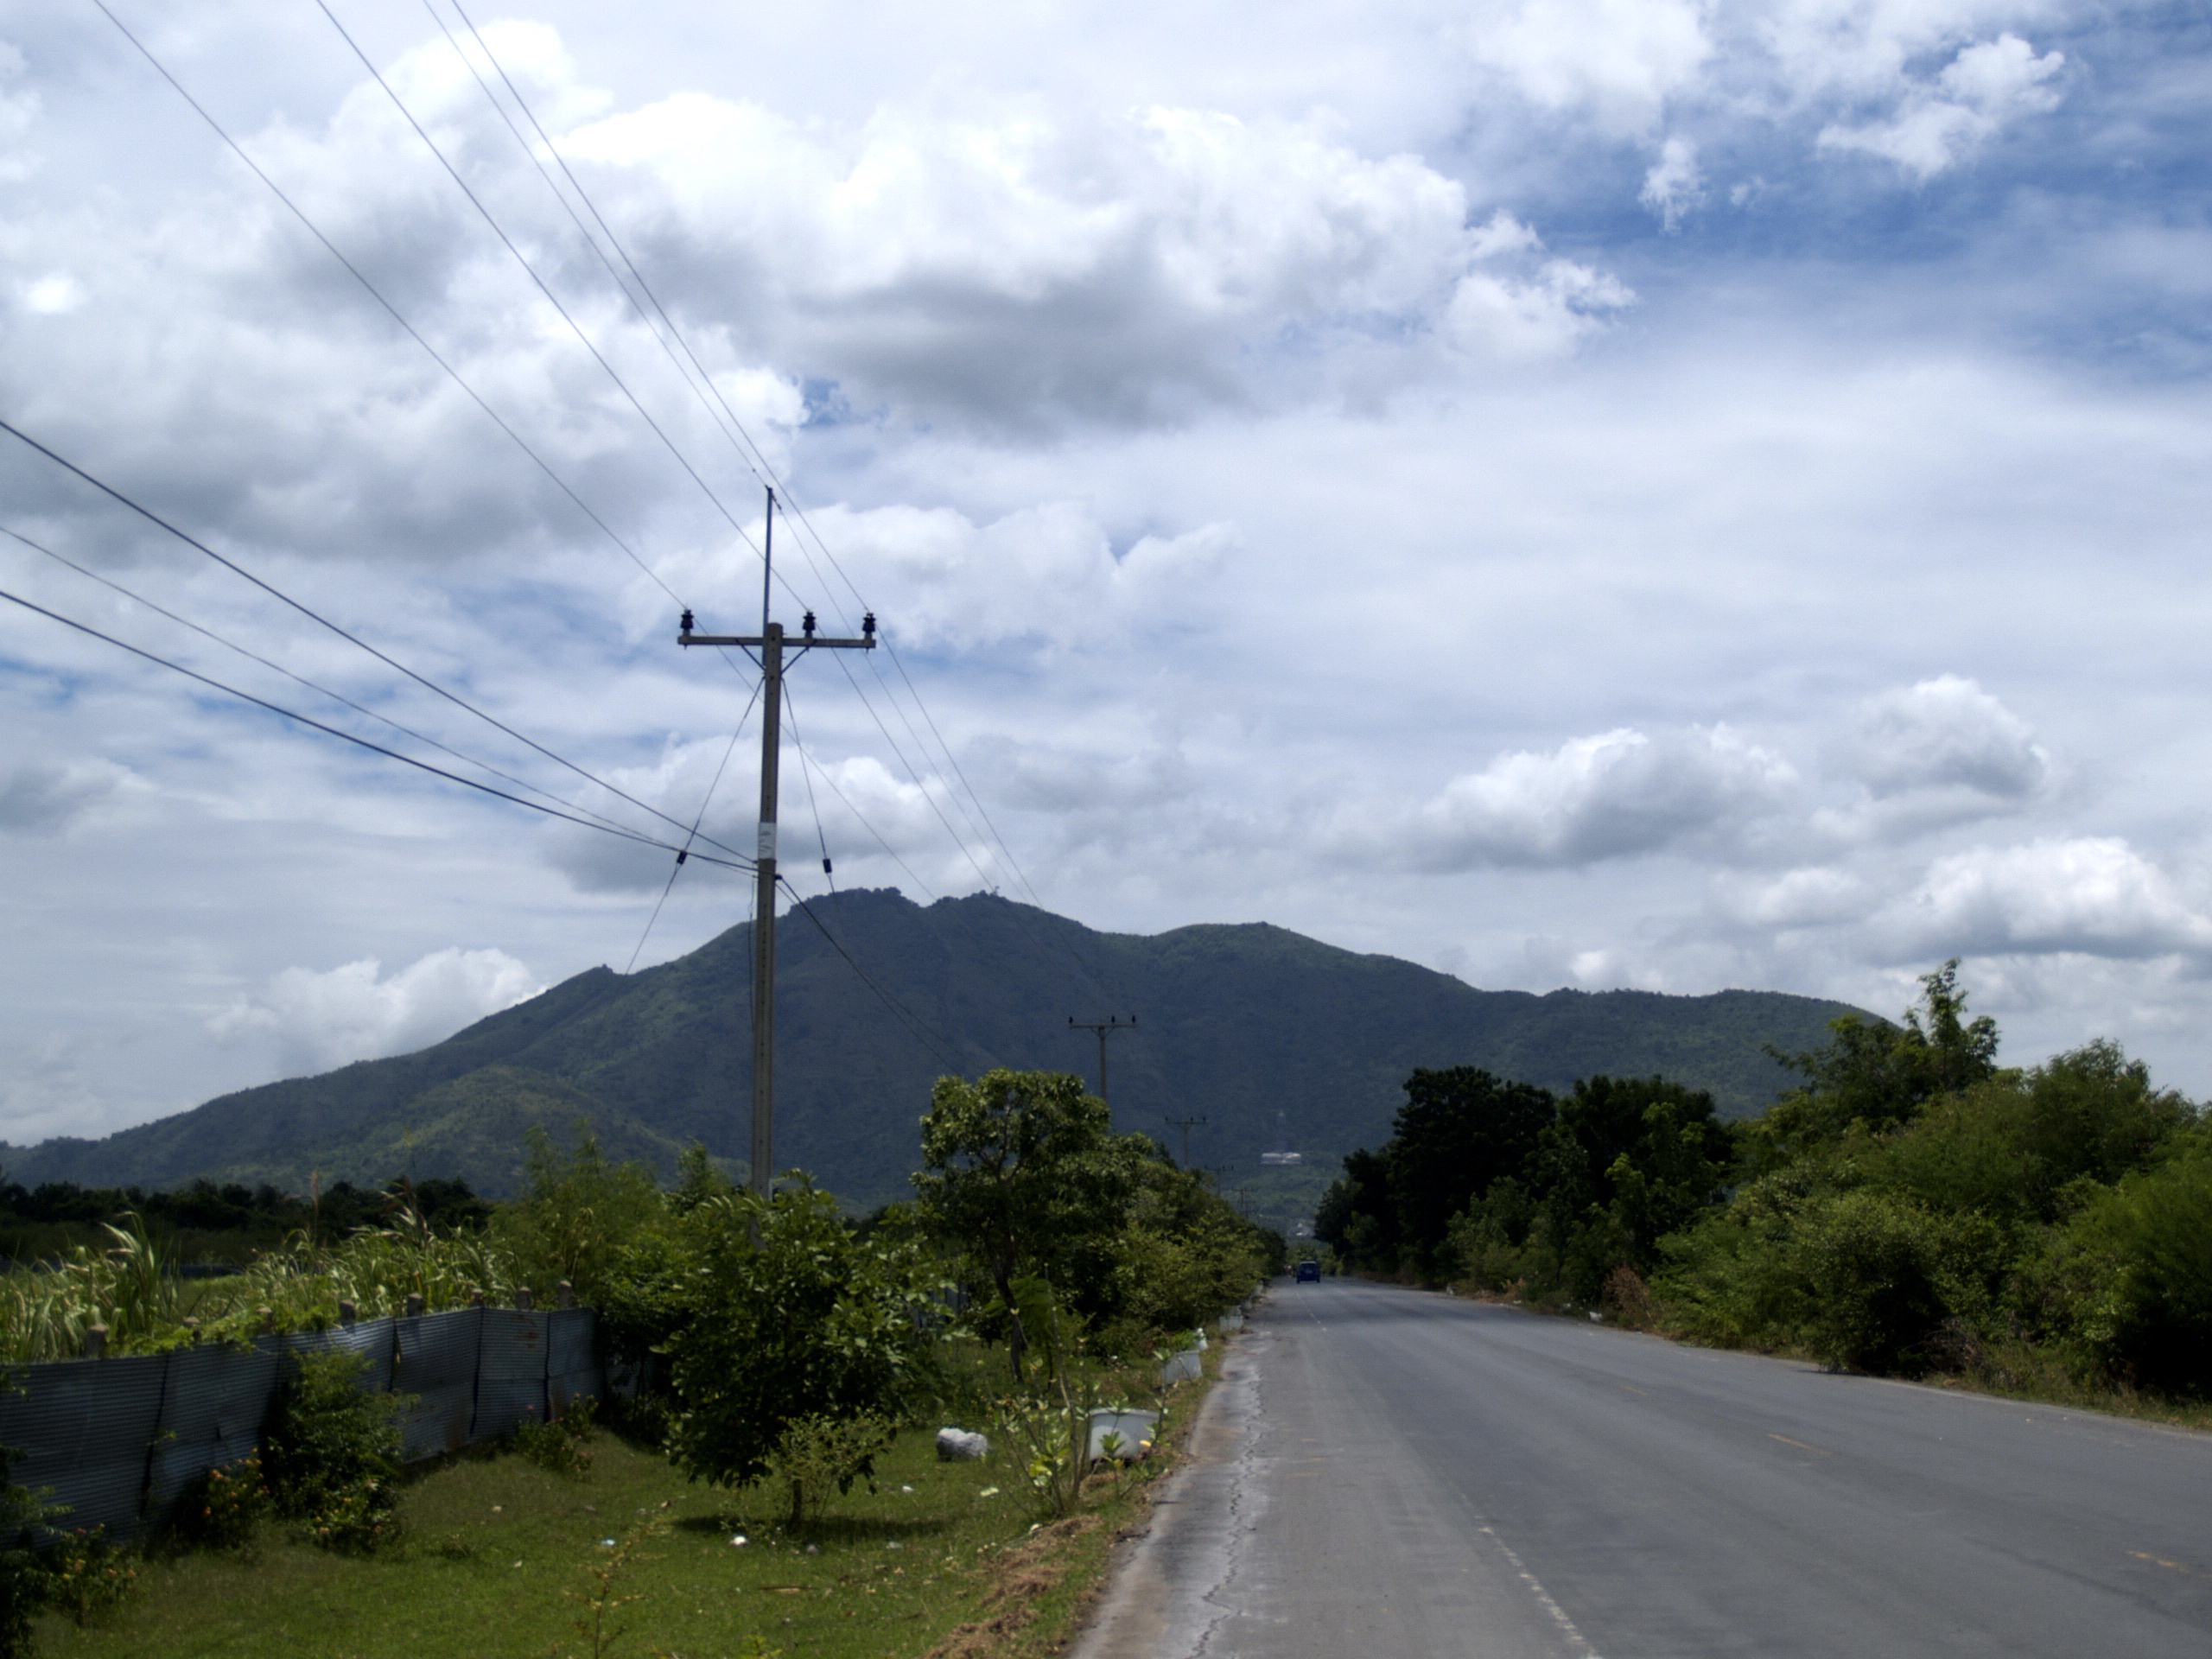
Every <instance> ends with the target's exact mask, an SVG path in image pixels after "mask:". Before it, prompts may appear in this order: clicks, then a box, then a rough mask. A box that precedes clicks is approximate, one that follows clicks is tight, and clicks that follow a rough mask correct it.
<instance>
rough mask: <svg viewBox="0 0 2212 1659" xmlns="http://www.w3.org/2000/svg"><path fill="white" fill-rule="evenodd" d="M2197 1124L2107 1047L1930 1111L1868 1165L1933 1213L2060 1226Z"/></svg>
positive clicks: (2014, 1075)
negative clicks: (2091, 1190) (2072, 1208)
mask: <svg viewBox="0 0 2212 1659" xmlns="http://www.w3.org/2000/svg"><path fill="white" fill-rule="evenodd" d="M2194 1117H2195V1112H2194V1109H2192V1108H2191V1107H2190V1104H2189V1103H2188V1102H2187V1101H2185V1100H2183V1098H2182V1097H2181V1096H2179V1095H2177V1094H2176V1093H2174V1092H2173V1091H2172V1090H2158V1089H2154V1088H2152V1085H2151V1074H2150V1071H2149V1069H2148V1068H2147V1067H2146V1066H2145V1065H2144V1064H2143V1063H2142V1062H2141V1061H2140V1060H2130V1059H2128V1058H2127V1057H2126V1055H2125V1054H2123V1053H2122V1052H2120V1046H2119V1045H2118V1044H2116V1043H2112V1042H2108V1041H2098V1042H2094V1043H2091V1044H2089V1045H2088V1046H2087V1047H2084V1048H2080V1049H2076V1050H2075V1051H2074V1052H2072V1053H2070V1054H2062V1055H2059V1056H2058V1057H2057V1058H2055V1059H2051V1060H2049V1061H2047V1062H2045V1063H2044V1065H2039V1066H2036V1067H2034V1068H2032V1069H2031V1070H2029V1071H2004V1072H1999V1073H1998V1074H1997V1075H1996V1076H1994V1077H1989V1078H1987V1079H1986V1080H1984V1081H1982V1082H1980V1083H1977V1084H1974V1085H1973V1086H1971V1087H1970V1088H1967V1089H1966V1090H1962V1091H1961V1092H1960V1093H1957V1094H1955V1095H1949V1096H1942V1097H1941V1098H1939V1099H1937V1100H1935V1101H1933V1102H1930V1103H1929V1104H1928V1105H1927V1106H1926V1107H1925V1108H1923V1110H1922V1113H1921V1116H1919V1117H1918V1118H1917V1119H1916V1120H1915V1121H1914V1122H1912V1123H1911V1124H1910V1126H1908V1127H1906V1128H1904V1129H1901V1130H1899V1131H1897V1133H1896V1134H1894V1135H1890V1136H1888V1137H1886V1138H1885V1140H1884V1141H1883V1142H1882V1143H1881V1144H1880V1145H1879V1146H1878V1147H1871V1148H1869V1149H1868V1150H1867V1151H1866V1153H1865V1154H1864V1156H1863V1160H1862V1162H1863V1173H1864V1176H1865V1179H1867V1180H1868V1181H1869V1182H1870V1183H1872V1184H1874V1185H1882V1186H1888V1187H1895V1188H1898V1189H1901V1190H1903V1191H1904V1192H1910V1193H1911V1194H1912V1195H1913V1196H1914V1197H1915V1198H1917V1199H1918V1200H1919V1201H1920V1202H1922V1203H1923V1204H1925V1205H1929V1206H1930V1207H1931V1208H1935V1209H1938V1210H1946V1211H1974V1212H1976V1213H1979V1214H1981V1215H1984V1216H1987V1217H1991V1218H1993V1219H1994V1220H1998V1221H2001V1222H2005V1223H2007V1224H2014V1225H2024V1224H2035V1223H2048V1222H2054V1221H2056V1220H2058V1219H2060V1218H2061V1214H2062V1211H2064V1210H2065V1209H2067V1208H2068V1207H2069V1202H2070V1198H2069V1195H2071V1194H2074V1193H2075V1192H2080V1191H2081V1190H2082V1187H2081V1184H2082V1183H2083V1182H2088V1183H2093V1184H2097V1185H2109V1184H2111V1183H2112V1182H2114V1181H2117V1180H2119V1179H2121V1178H2122V1177H2123V1176H2126V1175H2127V1174H2129V1173H2132V1172H2133V1171H2135V1170H2139V1169H2142V1168H2144V1167H2145V1166H2148V1165H2149V1164H2150V1163H2151V1161H2152V1160H2153V1159H2154V1158H2155V1157H2156V1156H2157V1155H2158V1154H2159V1152H2160V1151H2161V1150H2162V1149H2163V1148H2164V1147H2165V1146H2166V1144H2167V1143H2168V1142H2169V1141H2171V1139H2172V1137H2173V1136H2174V1135H2176V1134H2177V1132H2179V1131H2180V1130H2181V1129H2183V1128H2185V1127H2186V1126H2187V1125H2188V1124H2189V1123H2190V1122H2192V1121H2193V1120H2194Z"/></svg>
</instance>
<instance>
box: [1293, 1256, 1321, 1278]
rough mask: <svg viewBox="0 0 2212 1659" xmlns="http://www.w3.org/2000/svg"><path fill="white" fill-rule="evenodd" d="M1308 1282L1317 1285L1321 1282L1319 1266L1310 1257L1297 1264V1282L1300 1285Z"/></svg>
mask: <svg viewBox="0 0 2212 1659" xmlns="http://www.w3.org/2000/svg"><path fill="white" fill-rule="evenodd" d="M1309 1280H1310V1281H1313V1283H1315V1284H1317V1285H1318V1284H1319V1283H1320V1282H1321V1264H1320V1263H1319V1262H1316V1261H1314V1260H1313V1259H1312V1258H1311V1257H1308V1258H1307V1259H1306V1260H1305V1261H1303V1262H1300V1263H1299V1264H1298V1282H1299V1283H1300V1284H1301V1285H1302V1284H1305V1283H1306V1281H1309Z"/></svg>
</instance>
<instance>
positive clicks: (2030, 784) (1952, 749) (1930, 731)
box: [1852, 674, 2050, 799]
mask: <svg viewBox="0 0 2212 1659" xmlns="http://www.w3.org/2000/svg"><path fill="white" fill-rule="evenodd" d="M1852 760H1853V763H1854V764H1853V771H1854V772H1856V773H1857V775H1858V776H1859V778H1860V779H1863V780H1864V781H1865V783H1866V786H1867V788H1868V789H1869V790H1870V791H1872V793H1873V794H1874V795H1875V796H1876V797H1877V798H1884V797H1888V796H1892V795H1899V794H1903V793H1905V792H1906V791H1912V790H1923V789H1963V790H1970V791H1974V792H1976V793H1979V794H1982V795H1989V796H1995V797H1998V798H2003V799H2018V798H2020V797H2023V796H2027V795H2032V794H2034V793H2035V792H2036V791H2037V790H2038V789H2040V788H2042V787H2043V785H2044V781H2045V779H2048V778H2049V776H2050V756H2049V755H2048V754H2047V753H2045V752H2044V748H2043V747H2042V745H2040V744H2038V743H2037V741H2036V740H2035V734H2034V732H2033V731H2032V730H2031V729H2030V728H2029V726H2028V723H2027V722H2026V721H2024V720H2022V719H2021V718H2020V717H2019V716H2018V715H2016V714H2014V713H2013V712H2012V710H2011V709H2007V708H2006V707H2005V705H2004V704H2003V703H2002V702H1999V701H1998V700H1997V699H1996V698H1995V697H1993V696H1990V695H1989V693H1988V692H1986V691H1985V690H1982V689H1981V687H1980V686H1979V685H1977V684H1976V683H1974V681H1972V680H1970V679H1965V678H1962V677H1960V676H1958V675H1955V674H1943V675H1939V676H1937V677H1936V678H1934V679H1932V680H1922V681H1920V682H1919V683H1916V684H1915V685H1913V686H1911V687H1910V689H1907V690H1897V691H1889V692H1885V693H1884V694H1883V695H1881V696H1878V697H1874V698H1872V699H1870V700H1869V701H1868V702H1866V704H1865V706H1864V707H1863V708H1862V709H1861V710H1860V713H1859V732H1858V734H1857V739H1856V741H1855V743H1854V745H1853V753H1852Z"/></svg>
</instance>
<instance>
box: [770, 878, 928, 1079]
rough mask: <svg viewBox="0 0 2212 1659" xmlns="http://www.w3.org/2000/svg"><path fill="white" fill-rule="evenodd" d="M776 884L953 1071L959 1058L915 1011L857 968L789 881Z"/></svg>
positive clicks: (811, 907)
mask: <svg viewBox="0 0 2212 1659" xmlns="http://www.w3.org/2000/svg"><path fill="white" fill-rule="evenodd" d="M776 884H777V886H779V887H782V888H783V889H784V890H785V892H786V893H790V894H791V908H792V909H793V910H797V911H802V912H804V913H805V916H806V919H807V920H808V921H810V922H812V923H813V924H814V925H815V926H816V928H817V929H818V930H819V931H820V932H821V934H822V937H823V938H825V939H827V940H829V948H830V949H831V950H835V951H836V953H837V954H838V955H839V956H841V957H843V958H844V959H845V965H846V966H847V967H848V968H850V969H852V970H853V971H854V972H855V974H857V975H859V976H860V978H861V983H862V984H864V985H866V986H867V987H868V989H870V990H871V991H874V993H875V994H876V995H877V997H879V998H880V1000H881V1001H882V1003H883V1006H884V1007H887V1008H889V1009H890V1010H891V1012H892V1013H893V1014H894V1015H896V1016H897V1017H898V1019H899V1021H900V1022H901V1023H902V1024H904V1025H905V1026H906V1029H907V1030H908V1031H909V1032H910V1033H912V1034H913V1035H914V1036H915V1037H916V1038H917V1039H919V1040H920V1041H921V1042H922V1044H923V1045H924V1046H925V1047H927V1048H929V1049H930V1050H931V1052H933V1053H935V1054H936V1056H937V1058H938V1061H939V1062H940V1063H941V1064H943V1065H945V1066H948V1067H950V1069H952V1070H954V1071H958V1070H959V1069H960V1059H959V1057H958V1056H957V1054H955V1053H954V1052H952V1051H951V1050H950V1049H949V1048H947V1047H945V1046H944V1045H943V1044H942V1043H940V1042H939V1041H938V1039H937V1036H936V1035H933V1034H932V1028H931V1027H930V1026H929V1025H928V1023H927V1022H926V1021H925V1020H923V1019H922V1017H921V1016H920V1015H919V1014H915V1013H914V1012H913V1011H912V1010H911V1009H910V1008H908V1007H906V1004H904V1003H902V1002H900V1001H899V999H898V998H896V997H894V996H893V995H891V993H890V992H889V991H887V990H886V989H885V988H883V987H882V986H881V985H880V984H879V983H878V982H876V980H875V979H874V976H872V975H870V974H869V973H868V969H865V968H863V967H861V965H860V963H857V962H855V960H854V959H853V953H852V952H851V951H849V950H846V949H845V947H844V945H843V944H841V943H840V942H839V940H838V938H837V936H836V934H835V933H832V932H831V931H829V926H828V925H827V924H825V923H824V922H823V919H822V918H820V917H819V916H817V915H816V914H815V913H814V908H813V906H810V905H809V904H808V903H807V901H806V899H804V898H803V897H802V896H801V895H800V893H799V890H798V888H797V887H793V886H791V883H790V882H789V881H787V880H785V879H784V878H783V877H781V876H779V877H777V878H776ZM946 1040H947V1041H950V1039H946Z"/></svg>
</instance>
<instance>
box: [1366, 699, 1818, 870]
mask: <svg viewBox="0 0 2212 1659" xmlns="http://www.w3.org/2000/svg"><path fill="white" fill-rule="evenodd" d="M1793 775H1794V774H1793V773H1792V772H1791V771H1790V768H1789V765H1788V763H1787V762H1785V761H1783V760H1782V759H1781V758H1780V757H1779V756H1778V755H1776V754H1773V753H1770V752H1769V751H1767V750H1764V749H1762V748H1759V747H1756V746H1755V745H1752V744H1749V743H1746V742H1745V741H1743V740H1742V739H1741V738H1739V737H1738V736H1737V735H1736V734H1734V733H1733V732H1732V731H1730V730H1728V729H1727V728H1726V727H1719V726H1716V727H1713V728H1708V729H1706V730H1701V731H1688V732H1681V733H1665V734H1661V735H1659V736H1657V737H1652V736H1649V735H1647V734H1644V733H1643V732H1640V731H1634V730H1630V729H1626V728H1623V729H1620V730H1617V731H1611V732H1605V733H1602V734H1599V735H1598V736H1595V737H1579V738H1574V739H1572V740H1571V741H1568V742H1567V743H1564V744H1562V745H1560V747H1559V748H1557V749H1556V750H1554V751H1553V752H1552V753H1548V754H1538V753H1529V752H1527V751H1522V752H1518V753H1510V754H1504V755H1501V756H1499V757H1498V758H1497V760H1493V761H1492V762H1491V764H1490V765H1489V766H1486V767H1484V769H1483V770H1482V771H1481V772H1471V773H1468V774H1466V775H1465V776H1464V777H1459V778H1455V779H1452V782H1450V783H1449V784H1447V785H1445V787H1444V789H1443V790H1442V791H1440V793H1439V794H1438V795H1437V796H1436V797H1435V798H1433V799H1431V800H1429V801H1427V802H1426V803H1425V804H1422V805H1421V808H1420V809H1419V810H1417V811H1416V812H1414V814H1412V815H1410V816H1409V817H1403V818H1401V819H1399V820H1398V821H1396V822H1395V823H1391V824H1390V825H1389V828H1388V829H1385V830H1384V831H1383V835H1382V840H1383V845H1384V846H1385V847H1386V848H1387V849H1389V852H1390V853H1391V854H1392V855H1394V856H1395V859H1396V860H1398V861H1401V862H1402V863H1404V864H1408V865H1410V866H1412V867H1413V868H1421V869H1427V870H1464V869H1470V868H1476V867H1478V866H1483V865H1531V864H1533V865H1544V864H1564V865H1579V864H1592V863H1597V862H1599V861H1603V860H1606V859H1613V858H1625V857H1630V856H1633V855H1637V854H1640V853H1650V852H1656V851H1658V850H1659V849H1662V848H1665V847H1669V846H1671V845H1674V844H1675V843H1676V842H1681V841H1683V840H1685V839H1688V838H1689V837H1691V836H1697V835H1700V834H1702V833H1705V832H1708V831H1712V830H1714V829H1719V828H1722V827H1724V826H1726V825H1729V824H1731V823H1741V822H1742V821H1743V820H1745V818H1747V817H1750V816H1751V815H1753V814H1755V813H1758V812H1759V811H1762V810H1765V809H1766V808H1767V807H1768V806H1769V805H1770V804H1771V803H1772V802H1773V801H1774V799H1775V798H1776V797H1777V794H1778V793H1779V791H1781V790H1783V788H1784V787H1785V786H1786V785H1788V784H1789V782H1790V781H1791V779H1792V778H1793Z"/></svg>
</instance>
